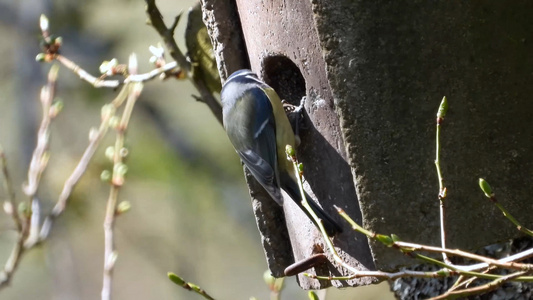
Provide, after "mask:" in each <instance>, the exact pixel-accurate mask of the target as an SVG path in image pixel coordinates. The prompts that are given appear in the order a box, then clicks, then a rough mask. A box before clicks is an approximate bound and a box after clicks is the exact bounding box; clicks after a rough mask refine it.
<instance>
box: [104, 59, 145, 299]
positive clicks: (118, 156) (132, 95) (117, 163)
mask: <svg viewBox="0 0 533 300" xmlns="http://www.w3.org/2000/svg"><path fill="white" fill-rule="evenodd" d="M129 65H130V74H135V73H136V72H135V69H136V58H135V56H134V55H132V56H131V57H130V63H129ZM128 86H129V93H128V98H127V100H126V106H125V108H124V112H123V113H122V118H121V120H120V124H119V125H118V128H117V137H116V140H115V148H114V149H115V151H114V155H113V175H112V179H111V188H110V192H109V198H108V200H107V206H106V214H105V220H104V241H105V245H104V274H103V284H102V300H109V299H111V290H112V283H113V269H114V266H115V261H116V259H117V252H116V249H115V238H114V231H113V229H114V225H115V217H116V215H117V214H116V212H117V204H118V192H119V190H120V187H121V186H122V185H123V184H124V175H125V168H126V166H125V165H124V163H123V159H124V157H123V155H124V154H123V153H124V152H123V151H122V149H123V148H124V140H125V134H126V130H127V128H128V124H129V121H130V118H131V114H132V112H133V107H134V106H135V102H136V101H137V99H138V98H139V96H140V94H141V91H142V87H143V86H142V83H130V84H128Z"/></svg>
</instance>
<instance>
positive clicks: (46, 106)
mask: <svg viewBox="0 0 533 300" xmlns="http://www.w3.org/2000/svg"><path fill="white" fill-rule="evenodd" d="M58 71H59V66H57V65H52V68H50V72H48V83H47V84H46V85H45V86H44V87H43V88H42V89H41V96H40V100H41V105H42V109H43V117H42V120H41V125H40V126H39V131H38V133H37V146H35V150H34V151H33V155H32V158H31V162H30V167H29V170H28V182H27V183H26V184H24V187H23V190H24V193H25V194H26V195H27V196H28V197H29V198H30V199H33V197H34V196H35V193H36V192H37V187H38V186H39V181H40V179H41V174H42V173H43V171H44V169H45V168H46V165H47V164H48V158H49V156H48V155H49V154H48V152H47V150H48V143H49V141H50V123H51V122H52V119H53V117H54V115H52V114H51V113H50V107H51V106H52V101H53V99H54V94H55V86H56V80H57V73H58Z"/></svg>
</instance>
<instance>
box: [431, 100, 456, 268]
mask: <svg viewBox="0 0 533 300" xmlns="http://www.w3.org/2000/svg"><path fill="white" fill-rule="evenodd" d="M447 110H448V100H447V99H446V97H443V98H442V101H441V103H440V106H439V110H438V112H437V130H436V132H435V144H436V145H435V168H436V169H437V176H438V178H439V194H438V198H439V219H440V239H441V247H442V248H446V213H445V212H446V210H445V201H444V200H445V199H446V187H445V186H444V179H443V178H442V172H441V168H440V150H441V148H440V126H441V123H442V122H443V121H444V117H445V116H446V112H447ZM442 259H443V260H444V262H446V263H447V264H449V265H451V264H452V262H451V261H450V259H449V258H448V256H447V255H446V253H444V252H442Z"/></svg>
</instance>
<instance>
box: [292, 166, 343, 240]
mask: <svg viewBox="0 0 533 300" xmlns="http://www.w3.org/2000/svg"><path fill="white" fill-rule="evenodd" d="M286 176H287V177H289V176H288V174H286ZM283 179H285V180H282V183H285V184H282V185H283V186H282V189H283V190H285V192H287V194H289V196H290V197H291V198H292V200H293V201H294V202H295V203H296V204H297V205H298V206H299V207H300V208H301V209H302V210H303V212H304V213H305V214H306V215H307V217H309V219H311V221H313V223H315V225H317V224H316V222H315V221H314V220H313V218H312V217H311V214H310V213H309V212H308V211H307V210H306V209H305V207H303V205H302V197H301V196H300V189H299V188H298V185H297V184H296V183H295V182H294V180H292V178H290V177H289V178H283ZM304 193H305V192H304ZM305 197H306V199H307V202H308V203H309V206H310V207H311V209H312V210H313V211H314V212H315V214H316V215H317V216H318V217H319V218H320V219H321V220H322V223H323V224H324V229H326V233H327V234H328V235H329V236H334V235H336V234H337V233H341V232H342V227H341V226H340V225H339V223H337V222H336V221H335V220H333V218H332V217H331V216H330V215H328V214H327V213H326V212H325V211H324V210H323V209H322V208H320V206H318V204H316V203H315V201H314V200H313V198H311V197H310V196H309V195H308V194H307V193H305Z"/></svg>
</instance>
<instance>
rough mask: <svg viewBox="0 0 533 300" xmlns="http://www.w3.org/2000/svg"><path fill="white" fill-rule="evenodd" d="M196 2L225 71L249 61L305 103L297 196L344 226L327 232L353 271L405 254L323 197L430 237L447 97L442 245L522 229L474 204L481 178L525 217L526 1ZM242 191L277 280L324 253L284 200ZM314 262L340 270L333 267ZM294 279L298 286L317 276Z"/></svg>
mask: <svg viewBox="0 0 533 300" xmlns="http://www.w3.org/2000/svg"><path fill="white" fill-rule="evenodd" d="M202 2H203V11H204V21H205V23H206V25H207V26H208V29H209V31H210V33H211V37H212V40H213V44H214V47H215V52H216V54H217V59H218V67H219V71H220V72H221V74H222V77H223V78H226V77H227V76H228V75H229V73H231V72H232V71H235V70H237V69H241V68H245V67H250V68H251V69H252V70H254V71H255V72H257V73H258V74H259V76H260V77H262V78H263V79H264V80H265V81H266V82H267V83H269V84H270V85H271V86H272V87H274V89H276V91H277V92H278V94H279V95H280V97H281V98H282V99H285V100H286V101H288V102H291V103H293V104H298V103H299V101H300V99H301V98H302V97H304V96H305V97H306V98H307V102H306V104H305V111H306V115H305V117H306V118H305V127H306V128H305V129H303V131H302V132H301V140H302V143H301V146H300V148H299V149H298V154H299V159H300V161H301V162H303V163H304V166H305V170H304V173H305V179H306V181H307V184H306V188H307V189H308V191H309V192H312V194H313V195H314V196H315V199H317V201H318V202H319V203H320V205H321V206H322V207H323V208H324V209H325V210H326V211H327V212H329V213H330V214H332V215H335V217H336V219H337V220H338V221H339V222H341V223H343V224H344V225H343V226H345V227H344V229H345V231H344V233H342V234H341V235H339V236H337V237H335V238H334V239H333V241H334V244H335V246H336V247H337V250H339V251H340V253H341V257H342V258H343V259H345V260H346V262H348V263H349V264H351V265H352V266H354V267H356V268H358V269H360V270H373V269H380V270H394V269H397V268H398V267H400V266H403V265H406V264H414V263H417V262H416V261H411V260H410V259H409V258H407V257H404V256H402V254H400V253H399V252H398V251H395V250H394V249H389V248H386V247H384V246H382V245H378V244H376V243H373V242H370V243H369V242H368V240H367V238H366V237H365V236H363V235H360V234H356V233H354V232H352V231H351V230H350V228H349V226H348V225H347V224H346V223H345V222H344V221H343V220H342V219H341V218H340V217H338V216H336V212H335V209H334V208H333V205H336V206H338V207H341V208H343V209H344V210H345V211H346V212H347V213H348V214H349V215H350V216H351V217H352V218H353V219H354V220H355V221H357V222H358V223H359V224H362V225H364V226H365V228H367V229H369V230H371V231H374V232H378V233H382V234H390V233H395V234H397V235H398V236H400V237H401V238H402V240H403V241H409V242H415V243H421V244H430V245H440V234H439V201H438V198H437V195H438V192H439V190H438V189H439V187H438V181H437V174H436V171H435V165H434V160H435V115H436V112H437V108H438V105H439V103H440V100H441V98H442V97H443V96H444V95H446V96H447V97H448V99H449V103H450V109H449V112H448V115H447V118H446V120H445V122H444V124H443V127H442V133H441V145H442V154H441V166H442V172H443V176H444V179H445V185H446V187H447V189H448V196H447V199H446V209H447V216H446V232H447V237H448V241H447V242H448V247H449V248H461V249H464V250H471V249H476V248H479V247H481V246H484V245H488V244H491V243H495V242H498V241H501V240H504V239H508V238H512V237H516V236H518V235H519V232H518V231H517V230H516V228H514V227H513V225H512V224H510V222H509V221H507V220H506V219H505V218H503V217H502V216H501V213H500V212H499V211H498V210H497V209H496V208H495V207H494V206H493V205H491V203H489V202H488V201H486V199H485V198H484V196H483V193H482V192H481V191H480V190H479V187H478V186H477V180H478V178H479V177H484V178H486V179H487V180H489V182H491V184H492V186H493V188H494V189H495V191H496V193H497V194H498V195H499V199H500V201H501V202H502V204H503V205H504V206H505V207H506V208H507V209H508V210H509V211H510V212H511V213H513V214H514V215H515V216H516V217H517V218H518V219H519V220H520V221H521V222H522V223H523V224H524V225H525V226H529V227H531V226H533V214H532V213H531V211H532V202H531V200H530V199H531V195H530V191H531V185H532V184H531V182H532V181H531V178H532V176H533V175H532V174H533V160H532V159H531V154H532V150H533V138H532V137H533V126H531V125H530V122H531V120H532V119H533V107H532V106H533V101H531V98H532V96H531V95H533V55H531V53H533V46H532V45H533V43H531V39H532V36H533V19H532V18H531V17H530V13H529V12H531V11H533V2H529V1H516V2H513V3H503V2H502V3H500V2H449V1H436V2H435V1H432V2H427V1H411V2H407V3H406V2H397V1H390V2H382V1H379V2H372V1H353V0H312V1H297V0H292V1H291V0H289V1H280V0H272V1H259V0H237V1H235V2H231V1H213V2H211V1H207V0H203V1H202ZM236 30H238V31H239V33H240V34H238V33H236V32H237V31H236ZM230 37H231V38H230ZM239 37H240V38H241V39H242V40H239ZM243 49H245V50H243ZM244 53H247V57H245V55H244ZM236 54H237V55H238V56H239V58H238V59H235V55H236ZM249 182H252V181H251V180H250V181H249ZM251 190H252V198H254V209H255V210H256V217H257V220H258V225H259V227H260V231H261V234H262V237H263V245H264V248H265V252H266V256H267V261H268V263H269V267H270V270H271V271H272V273H273V274H274V275H276V276H282V271H283V269H284V268H285V267H286V266H287V265H288V264H290V263H292V262H293V261H298V260H300V259H302V258H305V257H308V256H310V255H312V254H313V253H315V252H317V251H320V249H321V248H322V250H323V251H324V252H325V253H328V251H327V248H326V247H325V245H324V242H323V241H322V237H321V236H320V235H319V234H318V232H317V231H316V229H315V228H314V226H313V225H312V224H311V223H310V222H309V221H307V220H306V218H305V216H304V215H303V213H301V212H300V211H299V210H298V208H297V207H292V205H288V206H287V207H285V208H284V213H281V210H280V208H279V207H276V204H275V203H274V202H273V201H271V200H270V199H268V195H266V193H263V192H262V191H261V188H260V187H258V186H254V185H253V182H252V183H251ZM261 193H263V194H261ZM262 199H265V200H264V201H262ZM286 203H289V201H286ZM289 204H292V203H289ZM283 219H285V223H286V224H287V228H288V229H287V230H286V229H285V223H284V222H283ZM317 249H318V250H317ZM315 269H316V270H314V271H315V272H316V273H317V274H319V275H326V276H328V275H332V276H339V275H347V274H348V273H347V272H346V271H345V270H343V269H342V268H339V267H338V266H337V265H336V264H335V263H333V262H332V263H330V264H327V265H326V266H325V267H324V268H315ZM299 280H300V284H301V285H302V286H303V287H305V288H321V287H326V286H328V284H329V283H328V282H323V281H318V280H313V279H308V278H305V277H299ZM373 282H376V281H375V280H374V279H372V278H359V279H355V280H351V281H348V282H343V281H334V282H333V285H336V286H354V285H364V284H369V283H373Z"/></svg>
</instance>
